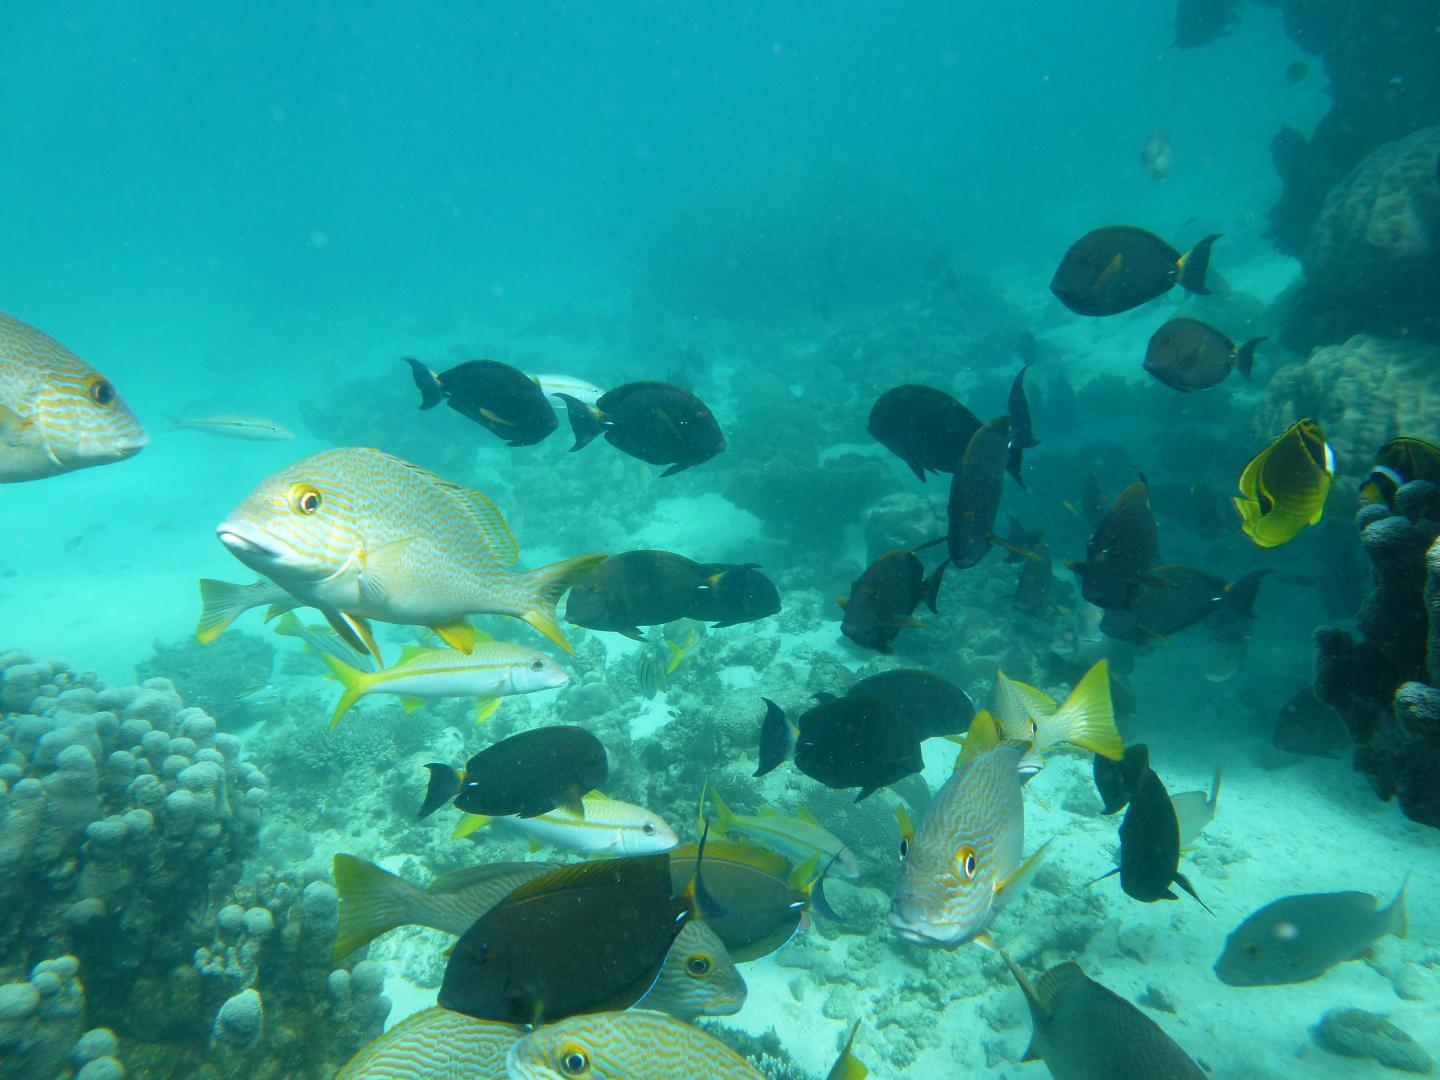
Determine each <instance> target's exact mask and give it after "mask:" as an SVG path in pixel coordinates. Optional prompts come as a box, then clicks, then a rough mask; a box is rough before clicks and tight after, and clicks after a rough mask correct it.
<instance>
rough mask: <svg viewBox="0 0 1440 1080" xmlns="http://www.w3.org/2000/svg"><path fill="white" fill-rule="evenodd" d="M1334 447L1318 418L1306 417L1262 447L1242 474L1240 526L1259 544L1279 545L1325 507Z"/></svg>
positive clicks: (1314, 519)
mask: <svg viewBox="0 0 1440 1080" xmlns="http://www.w3.org/2000/svg"><path fill="white" fill-rule="evenodd" d="M1334 475H1335V451H1333V450H1331V449H1330V444H1329V443H1327V442H1326V441H1325V432H1324V431H1322V430H1321V428H1320V424H1319V423H1318V422H1317V421H1315V420H1312V419H1310V418H1309V417H1306V418H1304V419H1301V420H1297V421H1295V423H1293V424H1291V425H1290V427H1288V428H1287V429H1286V430H1285V433H1284V434H1283V435H1281V436H1280V437H1279V438H1277V439H1276V440H1275V441H1274V442H1273V443H1271V444H1270V445H1269V446H1267V447H1266V448H1265V449H1264V450H1262V451H1260V453H1258V454H1257V455H1255V457H1254V458H1253V459H1252V460H1251V462H1250V464H1248V465H1246V466H1245V470H1244V471H1243V472H1242V473H1241V474H1240V480H1239V488H1240V494H1239V495H1236V496H1235V497H1234V501H1235V509H1236V510H1238V511H1240V529H1241V531H1242V532H1243V533H1244V534H1245V535H1246V536H1248V537H1250V539H1251V540H1253V541H1255V543H1256V544H1258V545H1259V546H1260V547H1266V548H1270V547H1279V546H1280V545H1281V544H1285V543H1288V542H1289V541H1291V540H1293V539H1295V537H1296V536H1297V535H1298V534H1299V532H1300V530H1301V529H1303V528H1305V526H1307V525H1314V524H1315V523H1316V522H1318V521H1319V520H1320V517H1321V515H1322V514H1324V512H1325V499H1326V497H1327V496H1328V495H1329V494H1330V481H1331V480H1332V479H1333V477H1334Z"/></svg>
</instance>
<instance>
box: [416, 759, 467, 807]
mask: <svg viewBox="0 0 1440 1080" xmlns="http://www.w3.org/2000/svg"><path fill="white" fill-rule="evenodd" d="M425 768H427V769H429V770H430V784H429V786H428V787H427V788H426V789H425V801H424V802H423V803H421V804H420V813H419V814H418V815H417V816H416V819H415V820H417V821H423V820H425V819H426V818H427V817H429V816H430V815H431V814H433V813H434V812H435V811H436V810H439V809H440V807H442V806H444V805H445V804H446V803H447V802H449V801H450V800H451V799H453V798H455V796H456V795H459V794H460V785H461V784H462V783H464V781H465V776H464V774H463V773H460V772H457V771H456V770H455V769H452V768H451V767H450V766H449V765H444V764H441V763H440V762H438V761H432V762H430V763H429V764H427V765H426V766H425Z"/></svg>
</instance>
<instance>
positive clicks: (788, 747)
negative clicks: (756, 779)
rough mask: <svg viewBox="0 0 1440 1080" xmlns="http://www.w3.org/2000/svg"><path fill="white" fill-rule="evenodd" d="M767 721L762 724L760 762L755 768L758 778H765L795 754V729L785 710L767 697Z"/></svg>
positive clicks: (764, 698)
mask: <svg viewBox="0 0 1440 1080" xmlns="http://www.w3.org/2000/svg"><path fill="white" fill-rule="evenodd" d="M760 700H761V701H763V702H765V719H764V720H762V721H761V722H760V762H759V764H758V765H757V766H756V768H755V775H756V776H764V775H765V774H766V773H768V772H770V771H771V770H772V769H774V768H776V767H777V766H778V765H779V764H780V763H781V762H782V761H785V760H787V759H788V758H789V757H790V755H791V754H793V753H794V752H795V735H796V732H795V728H794V726H793V725H792V724H791V723H790V721H789V719H788V718H787V717H786V716H785V710H784V709H782V708H780V706H779V705H776V704H775V702H773V701H771V700H770V699H769V698H767V697H762V698H761V699H760Z"/></svg>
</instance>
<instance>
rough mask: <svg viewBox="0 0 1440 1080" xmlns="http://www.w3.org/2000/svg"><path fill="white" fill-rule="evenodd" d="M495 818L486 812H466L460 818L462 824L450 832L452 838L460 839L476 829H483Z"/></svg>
mask: <svg viewBox="0 0 1440 1080" xmlns="http://www.w3.org/2000/svg"><path fill="white" fill-rule="evenodd" d="M493 820H494V818H491V817H490V816H488V815H486V814H466V815H464V816H463V817H462V818H461V819H460V824H458V825H456V826H455V831H454V832H453V833H451V834H450V839H451V840H460V839H462V838H463V837H466V836H469V835H470V834H471V833H473V832H474V831H475V830H476V829H483V828H484V827H485V826H486V825H489V824H490V822H491V821H493Z"/></svg>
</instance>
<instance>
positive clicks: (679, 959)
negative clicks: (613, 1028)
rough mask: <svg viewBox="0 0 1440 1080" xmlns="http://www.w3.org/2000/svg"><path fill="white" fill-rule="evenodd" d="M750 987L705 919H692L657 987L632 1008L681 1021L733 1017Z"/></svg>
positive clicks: (674, 946) (682, 930)
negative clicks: (698, 1018)
mask: <svg viewBox="0 0 1440 1080" xmlns="http://www.w3.org/2000/svg"><path fill="white" fill-rule="evenodd" d="M748 993H749V988H748V987H747V986H746V985H745V979H744V977H743V976H741V974H740V972H739V971H738V970H736V968H735V962H734V961H733V960H732V959H731V957H730V954H729V953H728V952H727V951H726V949H725V943H724V942H723V941H721V940H720V939H719V938H718V937H716V936H715V931H714V930H711V929H710V927H708V926H706V925H705V922H704V920H702V919H691V920H690V921H689V922H687V923H686V924H685V925H684V926H683V927H681V928H680V933H679V934H677V935H676V937H675V941H674V943H673V944H672V945H671V946H670V951H669V952H668V953H666V954H665V963H664V964H663V965H661V968H660V974H659V975H657V976H656V977H655V985H654V986H652V987H650V989H649V990H647V991H646V992H645V996H644V997H642V998H641V999H640V1000H639V1001H637V1002H636V1003H635V1004H634V1005H633V1006H631V1007H632V1008H635V1009H653V1010H654V1011H656V1012H663V1013H669V1014H670V1015H671V1016H677V1017H679V1018H680V1019H681V1020H694V1019H695V1018H696V1017H698V1016H734V1015H735V1014H736V1013H737V1012H739V1011H740V1009H741V1008H742V1007H743V1006H744V1004H745V998H746V995H747V994H748Z"/></svg>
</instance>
